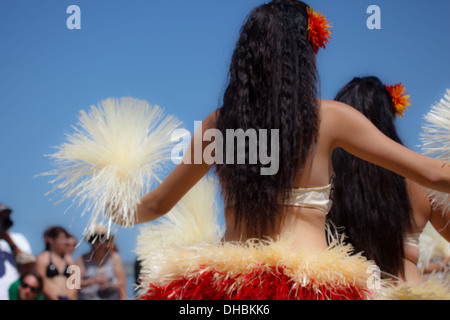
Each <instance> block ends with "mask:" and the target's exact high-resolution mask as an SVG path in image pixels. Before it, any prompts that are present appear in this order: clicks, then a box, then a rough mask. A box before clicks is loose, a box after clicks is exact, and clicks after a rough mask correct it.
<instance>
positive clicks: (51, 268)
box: [36, 227, 77, 300]
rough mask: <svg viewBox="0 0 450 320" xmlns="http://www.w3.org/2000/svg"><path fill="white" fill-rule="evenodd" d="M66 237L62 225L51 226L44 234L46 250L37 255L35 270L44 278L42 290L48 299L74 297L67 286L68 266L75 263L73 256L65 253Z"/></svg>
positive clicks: (73, 293)
mask: <svg viewBox="0 0 450 320" xmlns="http://www.w3.org/2000/svg"><path fill="white" fill-rule="evenodd" d="M68 237H69V234H68V232H67V231H66V230H65V229H64V228H62V227H51V228H49V229H48V230H47V231H46V232H45V234H44V238H45V242H46V250H45V251H44V252H42V253H41V254H40V255H39V256H38V257H37V261H36V271H37V272H38V273H39V275H40V276H41V277H42V278H43V279H44V291H43V292H44V295H45V298H46V299H48V300H69V299H74V298H75V297H76V294H77V292H76V290H75V289H70V288H69V287H68V286H67V279H68V278H69V277H70V275H71V273H70V271H69V267H70V266H71V265H75V263H74V261H73V258H72V257H71V256H70V255H68V254H66V248H67V239H68Z"/></svg>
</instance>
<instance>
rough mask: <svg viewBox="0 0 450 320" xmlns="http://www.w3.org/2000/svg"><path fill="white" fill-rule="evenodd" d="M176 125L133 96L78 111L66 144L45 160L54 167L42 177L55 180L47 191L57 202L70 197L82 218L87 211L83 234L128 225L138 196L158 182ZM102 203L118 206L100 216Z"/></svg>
mask: <svg viewBox="0 0 450 320" xmlns="http://www.w3.org/2000/svg"><path fill="white" fill-rule="evenodd" d="M180 125H181V123H180V122H179V121H178V120H177V119H176V118H175V117H172V116H164V114H163V109H161V108H160V107H158V106H150V105H149V104H148V103H147V102H146V101H143V100H138V99H134V98H121V99H115V98H110V99H107V100H105V101H102V102H101V103H100V104H99V106H98V107H95V106H92V107H91V110H90V112H89V113H86V112H84V111H81V112H80V115H79V122H78V124H77V126H75V127H73V129H74V132H73V133H72V134H67V135H66V141H67V142H66V143H64V144H62V145H61V146H59V147H58V152H56V153H54V154H52V155H50V156H49V157H50V158H51V159H52V160H54V163H55V165H56V167H57V168H56V169H55V170H53V171H51V172H47V173H44V174H42V175H54V176H56V178H55V179H54V180H53V181H51V183H52V184H55V187H54V188H53V189H52V190H51V191H50V192H49V193H52V192H55V191H57V190H58V191H60V193H62V199H61V201H63V200H66V199H69V198H72V202H74V203H76V204H77V205H78V206H79V207H82V208H83V211H82V215H84V214H85V213H86V212H90V214H91V216H90V220H89V222H88V225H87V226H86V229H85V235H86V236H89V235H91V234H93V233H94V229H95V226H96V225H99V224H105V221H106V223H107V225H108V232H110V227H111V221H112V220H114V221H117V220H118V221H122V223H123V226H125V227H128V226H131V225H134V224H135V213H136V210H137V205H138V203H139V201H140V198H141V196H142V195H143V193H144V192H145V191H148V189H149V186H150V185H151V184H152V183H153V182H155V181H160V179H161V178H160V177H158V174H161V171H162V170H163V169H164V164H167V163H168V162H169V160H170V155H171V149H172V142H171V134H172V132H173V131H174V130H175V129H176V128H177V127H179V126H180ZM107 205H109V206H111V207H112V208H118V210H117V211H115V212H114V215H115V216H113V217H106V216H105V215H104V214H103V213H104V211H105V207H106V206H107ZM116 219H117V220H116Z"/></svg>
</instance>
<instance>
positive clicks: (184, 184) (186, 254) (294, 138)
mask: <svg viewBox="0 0 450 320" xmlns="http://www.w3.org/2000/svg"><path fill="white" fill-rule="evenodd" d="M326 25H327V21H326V20H324V19H323V18H322V17H321V16H320V15H317V14H314V12H313V11H312V10H311V9H310V8H309V7H308V6H307V5H306V4H305V3H303V2H301V1H294V0H283V1H282V0H279V1H272V2H270V3H267V4H264V5H262V6H259V7H257V8H256V9H255V10H253V12H252V13H251V14H250V15H249V17H248V19H247V21H246V23H245V25H244V27H243V29H242V31H241V34H240V38H239V41H238V43H237V46H236V49H235V52H234V55H233V58H232V62H231V67H230V74H229V77H230V78H229V84H228V88H227V90H226V92H225V96H224V101H223V106H222V107H221V108H220V109H219V110H217V111H215V112H213V113H212V114H210V115H209V116H208V117H206V119H205V120H204V121H203V123H202V127H201V129H200V130H198V131H197V132H196V133H195V135H194V138H193V141H192V142H191V145H190V146H189V147H188V150H187V153H186V156H185V158H184V160H183V161H182V163H181V164H179V165H178V166H177V167H176V168H175V169H174V170H173V171H172V172H171V173H170V174H169V175H168V177H167V178H166V179H165V180H164V181H162V183H161V184H160V185H159V186H158V187H156V188H155V189H154V190H153V191H151V192H149V193H147V194H146V195H144V196H143V197H142V199H141V202H140V204H139V205H138V208H137V213H136V220H135V221H137V223H144V222H148V221H153V220H155V219H158V218H160V217H162V216H163V215H165V214H166V213H167V212H169V211H170V210H171V209H172V208H173V207H174V206H175V205H176V204H177V202H178V201H179V200H180V199H181V198H182V197H183V196H184V195H185V194H186V193H187V192H188V191H189V190H190V189H191V188H192V187H193V186H194V185H196V184H197V182H198V181H199V180H200V179H201V178H202V177H203V176H205V174H206V173H207V172H208V171H209V170H210V169H211V167H212V166H213V164H212V163H211V162H210V161H206V160H205V159H202V160H201V161H189V159H197V158H196V154H197V153H198V151H199V149H200V152H201V154H202V155H204V154H205V151H206V152H208V151H209V152H210V154H209V155H210V156H211V157H212V158H215V157H216V156H218V154H220V153H221V152H220V151H222V155H226V157H225V158H226V159H225V162H224V163H220V162H219V161H217V159H218V158H215V160H216V166H215V168H216V170H217V174H218V177H219V180H220V184H221V189H222V193H223V196H224V200H225V219H226V231H225V235H224V237H223V241H222V242H221V243H217V244H215V245H214V246H213V245H201V244H199V246H198V247H187V246H179V247H176V248H175V247H174V248H172V249H173V250H168V249H167V246H166V247H165V248H163V249H162V251H161V252H160V253H161V254H153V255H152V257H151V259H150V260H151V261H150V260H149V262H148V265H151V267H149V268H148V269H147V271H146V270H143V274H144V275H143V278H144V280H145V281H143V283H144V285H146V286H147V289H148V292H147V294H145V295H144V298H148V299H364V298H366V296H367V289H370V288H368V286H367V280H368V279H367V277H368V276H367V268H368V266H370V265H371V264H370V263H368V262H367V261H366V260H365V259H363V258H362V257H360V256H350V255H349V252H350V251H351V248H350V247H348V246H334V247H329V245H328V243H327V238H326V235H325V222H326V215H327V213H328V211H329V208H330V205H331V202H330V198H329V195H330V191H331V183H330V181H331V178H332V176H333V169H332V165H331V156H332V152H333V150H334V149H335V148H338V147H341V148H343V149H345V150H347V151H349V152H351V153H352V154H354V155H356V156H358V157H360V158H362V159H365V160H368V161H370V162H373V163H375V164H378V165H381V166H383V167H385V168H387V169H389V170H392V171H394V172H396V173H398V174H401V175H403V176H406V177H408V178H410V179H412V180H414V181H417V182H418V183H421V184H423V185H425V186H427V187H431V188H434V189H438V190H440V191H443V192H450V167H449V166H448V165H447V164H446V163H444V162H443V161H439V160H435V159H431V158H427V157H424V156H421V155H419V154H417V153H414V152H413V151H410V150H408V149H407V148H405V147H404V146H402V145H401V144H399V143H396V142H395V141H393V140H391V139H389V138H387V137H386V136H385V135H383V134H382V133H381V132H380V131H379V130H378V129H377V128H376V127H375V126H374V125H373V124H371V123H370V121H369V120H367V118H365V117H364V116H363V115H361V114H360V113H359V112H357V111H356V110H354V109H353V108H351V107H349V106H346V105H344V104H341V103H338V102H333V101H325V100H318V99H317V89H316V85H317V70H316V64H315V62H316V56H315V55H316V53H317V50H318V48H319V47H321V46H324V44H325V43H326V40H327V38H328V36H329V33H328V32H327V30H326ZM320 29H321V30H322V32H318V30H320ZM214 129H217V131H218V132H219V133H221V134H222V135H223V141H222V142H223V144H222V145H221V144H220V143H219V142H220V139H219V135H216V136H215V137H216V139H215V140H214V143H212V144H211V143H208V141H210V140H208V139H207V138H205V137H207V136H209V137H211V132H216V131H214ZM251 129H254V130H256V131H257V133H258V134H259V136H257V139H256V144H257V145H258V146H260V150H261V149H263V150H264V151H266V154H271V155H274V156H275V158H276V160H279V161H278V164H279V167H278V168H277V169H278V170H277V172H276V173H274V174H272V175H270V174H269V175H263V174H262V172H265V170H263V169H268V163H267V159H266V157H260V158H258V159H257V161H256V163H255V164H254V162H253V161H252V159H253V160H254V154H253V153H252V150H254V145H251V144H250V142H251V139H250V142H249V143H248V144H247V145H246V146H245V148H244V149H241V148H239V146H238V148H235V149H234V150H233V153H232V154H231V155H230V154H228V153H227V152H228V151H229V150H228V148H227V146H228V145H231V143H227V142H231V141H230V140H231V139H234V138H233V137H231V138H230V137H227V135H226V132H227V131H228V130H242V132H248V130H251ZM210 130H213V131H210ZM258 130H259V131H258ZM205 133H206V135H205ZM277 137H279V139H278V141H277V139H276V138H277ZM264 141H265V142H267V141H271V142H272V141H275V143H272V144H269V146H267V145H265V144H264ZM368 142H370V143H368ZM212 146H213V147H212ZM222 147H223V148H224V149H223V150H222ZM262 154H264V153H262ZM260 155H261V152H260ZM236 157H237V159H240V158H241V157H243V158H244V159H245V160H246V161H245V163H244V164H240V163H239V164H235V161H233V160H236ZM241 159H242V158H241ZM117 209H118V208H117V207H116V206H111V207H109V208H108V210H107V212H106V214H107V215H109V216H110V217H111V218H112V219H113V220H115V221H116V222H117V223H118V224H121V223H123V221H120V218H118V216H117V215H116V214H115V213H116V212H117ZM255 239H256V240H255ZM167 245H168V246H170V244H169V243H168V244H167ZM144 263H147V262H145V261H144ZM144 269H145V266H144Z"/></svg>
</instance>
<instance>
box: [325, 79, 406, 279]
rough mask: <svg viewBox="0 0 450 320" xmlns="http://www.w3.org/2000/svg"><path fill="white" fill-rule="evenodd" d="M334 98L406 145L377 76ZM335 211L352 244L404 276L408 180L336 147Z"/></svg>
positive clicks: (383, 267)
mask: <svg viewBox="0 0 450 320" xmlns="http://www.w3.org/2000/svg"><path fill="white" fill-rule="evenodd" d="M335 100H337V101H340V102H343V103H346V104H348V105H350V106H352V107H354V108H355V109H357V110H359V111H360V112H361V113H362V114H364V115H365V116H366V117H367V118H368V119H369V120H370V121H372V123H373V124H374V125H375V126H376V127H378V129H380V131H382V132H383V133H384V134H385V135H387V136H388V137H389V138H391V139H393V140H395V141H396V142H398V143H402V141H401V139H400V137H399V136H398V134H397V131H396V128H395V123H394V120H395V110H394V108H393V105H392V99H391V96H390V95H389V92H388V91H387V89H386V87H385V86H384V85H383V83H381V81H380V80H379V79H378V78H376V77H365V78H354V79H353V80H352V81H351V82H349V83H348V84H347V85H346V86H345V87H344V88H343V89H341V91H340V92H339V93H338V94H337V96H336V98H335ZM332 161H333V168H334V171H335V178H334V188H333V207H332V209H331V212H330V213H329V215H328V218H329V219H331V221H333V223H334V224H335V225H336V226H337V227H344V228H345V229H344V233H345V235H346V236H347V240H346V241H347V242H349V243H351V244H352V245H353V246H354V247H355V252H363V254H364V255H365V256H366V257H367V258H368V259H370V260H373V261H375V262H376V264H377V265H378V266H379V267H380V269H381V270H382V271H383V272H385V273H388V274H390V275H393V276H398V275H403V267H404V262H403V258H404V246H403V245H404V240H403V237H404V234H405V232H406V231H407V230H409V229H410V227H411V214H412V213H411V212H412V209H411V205H410V200H409V196H408V191H407V186H406V182H405V179H404V178H403V177H401V176H399V175H397V174H395V173H393V172H391V171H388V170H386V169H384V168H382V167H379V166H376V165H374V164H371V163H369V162H366V161H363V160H360V159H358V158H356V157H354V156H352V155H351V154H349V153H347V152H345V151H343V150H342V149H337V150H335V152H334V153H333V158H332Z"/></svg>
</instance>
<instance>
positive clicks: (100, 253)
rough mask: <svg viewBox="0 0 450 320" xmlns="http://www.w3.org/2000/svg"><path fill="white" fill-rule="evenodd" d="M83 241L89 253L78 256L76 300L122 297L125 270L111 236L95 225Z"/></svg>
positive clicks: (124, 293)
mask: <svg viewBox="0 0 450 320" xmlns="http://www.w3.org/2000/svg"><path fill="white" fill-rule="evenodd" d="M87 241H88V242H89V243H90V244H91V247H92V250H91V252H89V253H87V254H85V255H83V256H80V257H79V258H78V266H79V267H80V270H81V279H82V280H81V289H80V291H79V293H78V299H80V300H126V299H127V292H126V273H125V270H124V267H123V264H122V260H121V258H120V255H119V253H118V251H117V247H116V244H115V242H114V238H113V237H112V236H110V237H108V236H107V233H106V229H105V228H104V227H101V226H98V227H97V228H96V230H95V234H93V235H92V236H91V237H90V238H89V239H87Z"/></svg>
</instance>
